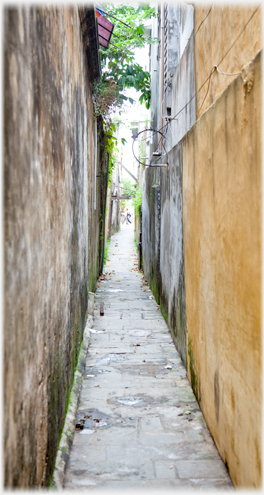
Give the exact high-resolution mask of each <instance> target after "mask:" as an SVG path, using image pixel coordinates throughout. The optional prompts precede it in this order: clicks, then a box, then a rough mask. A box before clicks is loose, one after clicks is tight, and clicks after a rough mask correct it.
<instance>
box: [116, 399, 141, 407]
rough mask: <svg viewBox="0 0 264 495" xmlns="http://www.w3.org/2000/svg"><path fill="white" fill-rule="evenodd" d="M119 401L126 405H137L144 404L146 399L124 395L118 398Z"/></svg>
mask: <svg viewBox="0 0 264 495" xmlns="http://www.w3.org/2000/svg"><path fill="white" fill-rule="evenodd" d="M117 402H120V404H124V405H125V406H135V405H136V404H142V403H143V402H144V400H143V399H142V397H123V398H121V399H117Z"/></svg>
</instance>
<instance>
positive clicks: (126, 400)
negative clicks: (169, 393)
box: [107, 394, 167, 407]
mask: <svg viewBox="0 0 264 495" xmlns="http://www.w3.org/2000/svg"><path fill="white" fill-rule="evenodd" d="M166 401H167V399H166V397H158V398H156V399H154V398H153V397H150V396H148V395H143V394H142V395H141V396H140V397H138V396H137V397H134V396H126V397H112V398H111V399H108V401H107V402H108V403H112V404H117V405H119V404H122V405H124V406H133V407H140V406H146V405H149V404H153V405H157V404H163V403H164V402H166Z"/></svg>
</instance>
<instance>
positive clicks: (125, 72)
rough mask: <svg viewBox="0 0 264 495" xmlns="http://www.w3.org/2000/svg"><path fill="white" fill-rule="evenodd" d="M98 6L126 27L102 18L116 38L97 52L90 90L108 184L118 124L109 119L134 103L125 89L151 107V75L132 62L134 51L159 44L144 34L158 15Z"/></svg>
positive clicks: (153, 11) (148, 9)
mask: <svg viewBox="0 0 264 495" xmlns="http://www.w3.org/2000/svg"><path fill="white" fill-rule="evenodd" d="M100 6H101V8H102V9H103V11H104V12H105V13H108V14H112V15H114V16H115V17H116V18H117V19H119V21H123V23H125V24H126V25H124V24H122V23H121V22H118V21H117V20H115V19H113V18H112V17H110V16H107V14H105V15H106V17H107V18H108V19H109V20H111V22H113V24H114V31H113V32H114V35H115V36H114V35H112V37H111V42H112V44H109V46H108V48H107V49H106V48H104V47H101V48H100V56H101V67H102V75H101V78H100V79H99V80H98V81H96V82H95V83H94V86H93V101H94V114H95V117H98V116H99V115H101V116H102V118H103V122H104V130H105V134H106V140H107V152H108V153H109V154H110V162H109V181H108V184H110V180H111V175H112V171H113V169H114V167H115V164H116V160H117V156H118V148H117V139H116V137H115V133H116V126H117V125H118V123H116V122H115V119H112V118H111V113H112V112H113V111H114V110H116V109H117V108H121V106H122V105H123V104H124V102H125V101H127V100H129V101H130V103H133V99H132V98H129V97H127V96H126V95H125V94H124V90H125V89H126V88H135V89H136V90H137V91H139V92H140V97H139V101H140V103H141V104H142V103H145V105H146V108H149V106H150V74H149V72H147V71H145V70H144V69H143V67H142V66H141V65H140V64H138V63H137V62H136V61H135V49H137V48H143V47H144V46H146V44H150V43H156V42H157V41H158V39H153V38H151V37H149V36H147V35H146V34H145V22H146V21H147V20H150V19H151V18H152V17H156V16H157V15H158V14H157V11H156V9H155V8H151V7H150V6H149V5H148V4H139V5H135V6H132V5H126V4H124V5H113V4H111V3H102V4H100ZM122 144H124V140H123V142H122Z"/></svg>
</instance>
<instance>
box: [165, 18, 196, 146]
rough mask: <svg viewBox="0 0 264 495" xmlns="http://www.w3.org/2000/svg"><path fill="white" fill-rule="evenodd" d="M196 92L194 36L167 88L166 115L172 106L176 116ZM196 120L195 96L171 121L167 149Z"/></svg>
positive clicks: (167, 134)
mask: <svg viewBox="0 0 264 495" xmlns="http://www.w3.org/2000/svg"><path fill="white" fill-rule="evenodd" d="M189 17H191V13H190V14H189ZM194 94H195V71H194V42H193V38H191V39H190V41H189V42H188V43H187V45H186V47H185V50H184V52H183V54H182V56H181V59H180V62H179V65H178V66H177V69H176V71H175V73H174V75H173V77H172V79H171V86H170V87H168V88H167V89H166V93H165V96H164V104H165V106H164V115H166V114H167V108H168V107H169V108H171V116H172V117H174V116H175V115H176V114H178V112H180V110H182V108H183V107H184V106H185V105H186V104H187V103H188V102H189V101H190V100H191V98H192V97H193V95H194ZM195 122H196V103H195V98H194V99H193V100H192V101H191V103H190V104H189V105H187V106H186V108H185V109H184V110H183V111H182V112H180V113H179V115H178V116H177V118H176V119H175V120H172V121H171V122H170V124H169V127H168V131H167V133H166V142H165V146H166V149H167V150H170V149H172V148H173V146H175V145H176V144H177V143H178V142H179V141H180V140H181V139H182V137H183V136H184V134H186V132H187V131H188V130H189V129H190V128H191V127H192V125H193V124H194V123H195ZM164 123H165V122H164Z"/></svg>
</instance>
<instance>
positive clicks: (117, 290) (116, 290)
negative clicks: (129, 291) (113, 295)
mask: <svg viewBox="0 0 264 495" xmlns="http://www.w3.org/2000/svg"><path fill="white" fill-rule="evenodd" d="M106 292H124V290H123V289H108V291H106Z"/></svg>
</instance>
